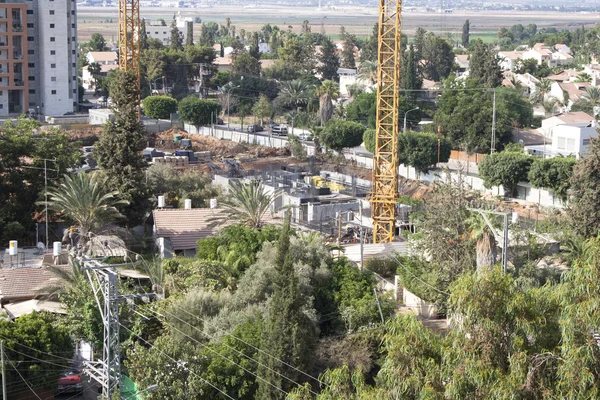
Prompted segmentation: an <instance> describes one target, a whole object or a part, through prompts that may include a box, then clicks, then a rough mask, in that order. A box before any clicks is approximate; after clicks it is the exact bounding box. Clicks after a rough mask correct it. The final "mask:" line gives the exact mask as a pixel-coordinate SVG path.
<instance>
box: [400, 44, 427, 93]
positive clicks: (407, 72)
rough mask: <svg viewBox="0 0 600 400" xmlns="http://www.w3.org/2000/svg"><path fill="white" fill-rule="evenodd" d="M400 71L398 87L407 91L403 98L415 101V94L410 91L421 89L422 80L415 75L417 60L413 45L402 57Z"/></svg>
mask: <svg viewBox="0 0 600 400" xmlns="http://www.w3.org/2000/svg"><path fill="white" fill-rule="evenodd" d="M402 71H403V72H402V75H401V79H400V87H401V88H402V89H406V90H408V92H407V93H406V95H405V97H406V98H407V99H409V100H411V101H414V100H415V99H416V92H413V91H412V90H418V89H421V85H422V84H423V80H422V79H421V78H420V77H419V75H418V73H417V59H416V56H415V49H414V46H413V45H410V46H409V48H408V51H407V52H406V53H404V54H403V56H402Z"/></svg>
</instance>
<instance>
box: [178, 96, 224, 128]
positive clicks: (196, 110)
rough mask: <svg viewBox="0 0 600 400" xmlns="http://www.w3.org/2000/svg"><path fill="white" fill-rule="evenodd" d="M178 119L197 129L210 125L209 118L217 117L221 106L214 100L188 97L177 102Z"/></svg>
mask: <svg viewBox="0 0 600 400" xmlns="http://www.w3.org/2000/svg"><path fill="white" fill-rule="evenodd" d="M178 111H179V118H180V119H181V120H182V121H183V122H185V123H187V124H190V125H193V126H194V127H196V129H198V128H199V127H200V126H202V125H208V124H210V123H211V118H212V117H213V116H215V115H219V112H220V111H221V105H220V104H219V103H217V102H216V101H214V100H206V99H199V98H197V97H196V96H188V97H186V98H185V99H183V100H181V101H180V102H179V107H178Z"/></svg>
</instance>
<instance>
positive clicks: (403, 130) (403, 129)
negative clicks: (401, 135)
mask: <svg viewBox="0 0 600 400" xmlns="http://www.w3.org/2000/svg"><path fill="white" fill-rule="evenodd" d="M418 109H419V107H418V106H417V107H415V108H413V109H412V110H408V111H406V112H405V113H404V127H403V128H402V132H406V116H407V115H408V113H409V112H411V111H415V110H418Z"/></svg>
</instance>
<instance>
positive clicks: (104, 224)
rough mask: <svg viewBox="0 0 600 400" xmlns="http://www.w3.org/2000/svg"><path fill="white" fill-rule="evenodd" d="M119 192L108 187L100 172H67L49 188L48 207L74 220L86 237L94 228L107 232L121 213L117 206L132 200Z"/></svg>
mask: <svg viewBox="0 0 600 400" xmlns="http://www.w3.org/2000/svg"><path fill="white" fill-rule="evenodd" d="M118 194H119V192H117V191H112V192H111V191H108V190H107V189H106V178H102V177H101V175H100V174H98V173H90V174H86V173H83V172H82V173H79V174H76V175H65V176H64V181H63V182H62V183H61V184H60V185H58V186H57V187H55V188H52V189H50V190H48V197H49V201H48V209H50V210H53V211H56V212H59V213H61V214H62V215H63V216H64V217H65V218H66V219H67V220H69V221H71V222H73V223H74V224H75V229H76V231H77V233H78V234H79V236H80V237H83V238H85V237H87V236H88V234H89V233H90V232H92V233H95V234H102V233H104V232H106V231H107V230H108V229H109V228H112V227H113V225H112V224H113V222H115V221H116V220H117V218H119V217H121V214H120V213H119V211H118V210H117V206H119V205H122V204H128V202H127V201H126V200H119V199H118V198H117V196H118ZM40 203H41V204H43V202H39V203H38V204H40Z"/></svg>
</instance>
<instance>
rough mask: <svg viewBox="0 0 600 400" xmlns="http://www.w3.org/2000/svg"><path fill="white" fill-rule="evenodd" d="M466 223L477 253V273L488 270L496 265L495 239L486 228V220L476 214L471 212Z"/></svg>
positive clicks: (489, 229)
mask: <svg viewBox="0 0 600 400" xmlns="http://www.w3.org/2000/svg"><path fill="white" fill-rule="evenodd" d="M467 223H468V224H469V236H470V238H471V240H473V241H474V242H475V251H476V253H477V272H478V273H481V272H483V271H486V270H490V269H491V268H492V267H493V266H494V264H496V255H497V253H496V237H495V236H494V232H492V230H491V228H490V227H489V226H488V224H487V221H486V219H485V218H484V217H483V216H482V215H481V214H479V213H477V212H475V211H474V212H472V214H471V216H470V217H469V219H468V221H467Z"/></svg>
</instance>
